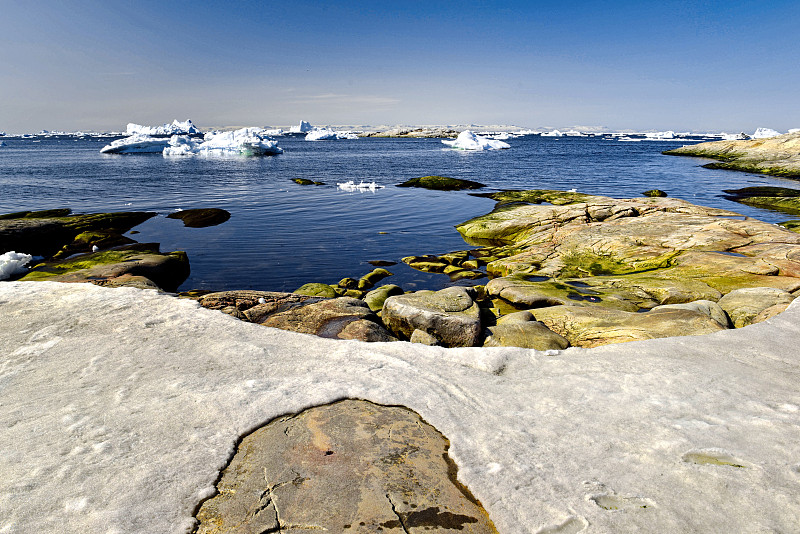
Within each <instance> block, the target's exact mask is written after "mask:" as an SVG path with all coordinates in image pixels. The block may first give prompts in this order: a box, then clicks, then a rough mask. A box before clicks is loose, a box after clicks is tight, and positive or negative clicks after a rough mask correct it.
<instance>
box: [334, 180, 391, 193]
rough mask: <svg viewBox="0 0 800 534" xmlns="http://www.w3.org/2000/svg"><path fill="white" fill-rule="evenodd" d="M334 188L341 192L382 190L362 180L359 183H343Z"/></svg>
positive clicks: (378, 186)
mask: <svg viewBox="0 0 800 534" xmlns="http://www.w3.org/2000/svg"><path fill="white" fill-rule="evenodd" d="M336 187H338V188H339V189H341V190H342V191H372V192H375V191H376V190H378V189H383V187H384V186H382V185H378V184H376V183H375V182H364V181H363V180H362V181H361V182H360V183H358V184H357V183H355V182H354V181H352V180H349V181H347V182H344V183H342V184H339V183H337V184H336Z"/></svg>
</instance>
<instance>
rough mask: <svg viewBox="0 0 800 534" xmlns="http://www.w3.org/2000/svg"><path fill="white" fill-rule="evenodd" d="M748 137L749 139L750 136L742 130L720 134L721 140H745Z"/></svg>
mask: <svg viewBox="0 0 800 534" xmlns="http://www.w3.org/2000/svg"><path fill="white" fill-rule="evenodd" d="M748 139H750V136H749V135H747V134H746V133H744V132H739V133H738V134H729V133H723V134H722V140H723V141H746V140H748Z"/></svg>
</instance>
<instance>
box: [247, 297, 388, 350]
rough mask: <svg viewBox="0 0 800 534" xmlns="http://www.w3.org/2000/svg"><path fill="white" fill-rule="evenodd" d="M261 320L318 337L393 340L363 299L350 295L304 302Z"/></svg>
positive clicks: (265, 323) (262, 322)
mask: <svg viewBox="0 0 800 534" xmlns="http://www.w3.org/2000/svg"><path fill="white" fill-rule="evenodd" d="M261 324H263V325H264V326H271V327H274V328H280V329H282V330H291V331H293V332H302V333H304V334H315V335H317V336H320V337H328V338H338V339H357V340H360V341H396V340H395V338H394V337H393V336H392V335H391V334H390V333H389V332H388V331H387V330H386V329H385V328H384V327H383V326H382V325H381V324H380V319H378V316H377V315H375V313H374V312H373V311H372V310H370V309H369V306H367V303H366V302H364V301H362V300H358V299H354V298H351V297H339V298H335V299H327V300H323V301H320V302H312V303H309V302H304V303H302V304H301V305H300V306H297V307H293V308H290V309H288V310H286V311H281V312H275V313H272V314H270V315H269V316H268V317H266V318H265V319H264V320H263V321H261Z"/></svg>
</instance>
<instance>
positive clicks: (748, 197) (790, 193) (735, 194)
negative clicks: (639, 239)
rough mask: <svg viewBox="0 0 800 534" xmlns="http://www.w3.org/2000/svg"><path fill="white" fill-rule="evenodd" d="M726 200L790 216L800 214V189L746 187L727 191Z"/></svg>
mask: <svg viewBox="0 0 800 534" xmlns="http://www.w3.org/2000/svg"><path fill="white" fill-rule="evenodd" d="M723 192H724V193H725V198H727V199H728V200H733V201H734V202H741V203H742V204H747V205H749V206H756V207H759V208H767V209H772V210H776V211H782V212H784V213H788V214H790V215H797V214H800V189H790V188H788V187H744V188H742V189H725V190H723Z"/></svg>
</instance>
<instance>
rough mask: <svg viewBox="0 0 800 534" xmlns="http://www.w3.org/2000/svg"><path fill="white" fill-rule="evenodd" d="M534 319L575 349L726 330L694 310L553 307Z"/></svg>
mask: <svg viewBox="0 0 800 534" xmlns="http://www.w3.org/2000/svg"><path fill="white" fill-rule="evenodd" d="M534 316H535V317H536V319H537V320H538V321H541V322H542V323H544V324H545V325H546V326H547V327H548V328H549V329H550V330H552V331H553V332H556V333H558V334H560V335H562V336H564V337H565V338H566V339H567V340H568V341H569V342H570V344H571V345H574V346H577V347H598V346H600V345H607V344H611V343H625V342H628V341H639V340H644V339H655V338H661V337H672V336H693V335H702V334H710V333H712V332H717V331H719V330H724V329H725V327H724V326H722V325H721V324H720V323H718V322H717V321H715V320H714V319H712V318H711V317H709V316H708V315H706V314H704V313H702V312H698V311H693V310H660V311H650V312H647V313H635V312H626V311H621V310H613V309H609V308H600V307H586V306H553V307H549V308H542V309H539V310H534Z"/></svg>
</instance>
